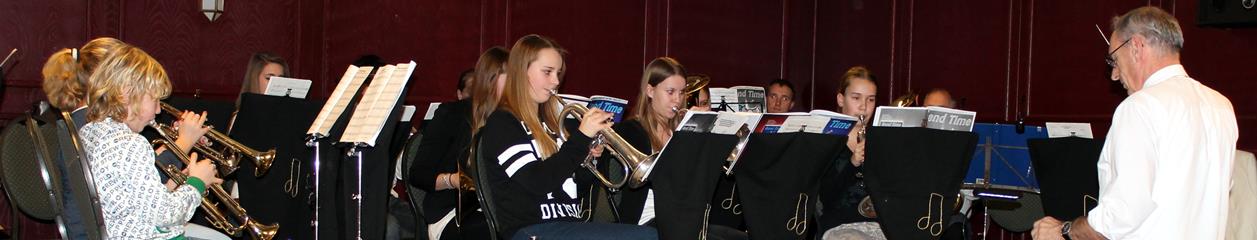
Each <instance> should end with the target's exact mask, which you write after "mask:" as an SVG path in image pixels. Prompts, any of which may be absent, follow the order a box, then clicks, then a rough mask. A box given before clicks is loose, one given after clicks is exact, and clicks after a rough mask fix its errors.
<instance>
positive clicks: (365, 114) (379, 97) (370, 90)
mask: <svg viewBox="0 0 1257 240" xmlns="http://www.w3.org/2000/svg"><path fill="white" fill-rule="evenodd" d="M415 66H416V64H415V62H414V61H411V62H410V63H406V64H397V65H395V66H394V65H390V66H385V67H384V69H383V70H382V71H381V72H379V73H376V75H377V77H376V80H374V81H372V83H371V86H368V87H367V93H366V95H363V100H362V101H363V103H366V104H363V103H359V104H358V108H357V109H355V110H354V115H353V118H351V119H350V120H349V126H348V127H347V129H346V130H345V135H344V136H343V137H341V139H340V142H346V143H362V144H366V145H367V146H375V140H376V139H377V138H378V137H379V136H380V131H381V130H383V128H384V124H385V123H387V122H388V117H389V114H392V112H393V107H394V106H396V105H397V101H399V100H401V96H402V90H404V89H405V87H406V83H408V82H410V75H411V74H412V73H414V70H415ZM381 80H383V81H381ZM368 100H370V101H369V102H368Z"/></svg>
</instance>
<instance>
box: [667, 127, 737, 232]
mask: <svg viewBox="0 0 1257 240" xmlns="http://www.w3.org/2000/svg"><path fill="white" fill-rule="evenodd" d="M737 142H738V138H737V136H733V135H722V134H714V133H695V132H684V131H678V132H675V133H673V135H672V140H670V141H669V142H668V146H667V148H665V149H664V151H663V152H661V153H660V156H659V159H658V160H657V161H655V166H654V170H652V171H651V173H650V176H649V178H648V180H649V181H650V182H651V184H652V186H653V189H654V191H655V220H654V221H655V226H656V228H658V230H659V237H660V238H662V239H693V238H696V237H698V236H699V234H700V233H701V232H702V229H703V226H704V224H706V222H705V221H704V219H703V213H704V212H705V211H707V203H709V202H711V195H712V193H713V192H715V189H716V180H717V179H718V177H719V176H720V175H721V174H723V173H724V170H722V169H721V166H722V165H723V164H724V162H725V159H727V158H728V157H729V152H731V151H733V148H734V146H735V145H737Z"/></svg>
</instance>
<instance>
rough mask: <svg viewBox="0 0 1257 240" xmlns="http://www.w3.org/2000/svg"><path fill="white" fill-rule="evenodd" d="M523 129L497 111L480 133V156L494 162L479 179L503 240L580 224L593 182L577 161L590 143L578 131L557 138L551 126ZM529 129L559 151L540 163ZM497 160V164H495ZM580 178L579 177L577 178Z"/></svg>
mask: <svg viewBox="0 0 1257 240" xmlns="http://www.w3.org/2000/svg"><path fill="white" fill-rule="evenodd" d="M543 128H546V129H527V128H526V127H525V126H524V123H523V122H522V121H520V120H519V119H517V118H516V117H515V116H514V115H512V114H511V113H509V112H506V111H502V110H499V111H496V112H494V113H493V114H492V115H490V116H489V119H488V121H486V123H485V125H484V127H483V128H482V129H481V131H480V132H481V134H480V144H481V145H480V147H481V149H479V150H478V154H488V155H485V156H483V157H485V158H487V159H490V160H489V161H490V162H492V163H493V164H485V165H483V166H481V167H486V168H488V169H486V170H487V171H486V172H488V173H487V174H485V175H484V176H480V177H481V178H483V179H481V180H482V181H483V182H487V183H488V184H487V185H488V186H478V187H488V188H489V189H492V190H493V191H494V197H495V198H494V199H488V201H491V202H493V203H494V204H497V206H498V208H497V209H498V211H499V212H497V213H495V215H496V217H497V220H498V224H500V225H501V226H502V233H503V234H504V235H503V236H505V237H508V238H509V237H510V236H513V235H514V234H515V232H516V231H518V230H519V229H520V228H523V227H526V226H529V225H533V224H538V223H545V222H558V221H568V222H574V221H583V220H584V218H585V217H586V215H588V214H587V213H586V212H585V210H584V209H585V208H586V206H588V205H589V203H587V202H585V199H586V197H585V196H584V195H585V194H583V193H584V192H587V191H582V190H580V189H589V187H590V183H591V180H592V179H591V178H590V177H588V175H589V174H579V173H582V172H588V171H585V170H583V169H582V168H580V162H581V161H583V160H584V159H585V156H586V155H588V154H589V143H590V141H591V139H590V138H589V137H588V136H585V135H584V134H581V133H580V132H572V133H571V134H570V135H569V136H568V137H567V139H566V141H565V142H564V141H562V140H563V139H562V138H560V137H558V136H557V134H556V133H554V131H550V130H549V129H550V127H547V126H543ZM532 131H546V132H549V133H551V134H550V135H551V136H555V139H556V142H559V143H560V145H559V146H560V147H559V149H558V152H557V153H554V154H551V156H550V157H549V158H546V159H540V155H539V153H538V152H537V150H536V149H537V147H538V146H537V145H536V143H535V141H534V139H533V137H532V135H531V132H532ZM494 160H496V161H494ZM577 176H580V177H577Z"/></svg>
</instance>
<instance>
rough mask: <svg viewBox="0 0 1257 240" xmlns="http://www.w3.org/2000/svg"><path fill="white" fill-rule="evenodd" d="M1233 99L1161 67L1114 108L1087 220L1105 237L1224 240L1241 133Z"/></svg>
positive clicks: (1173, 69) (1176, 70)
mask: <svg viewBox="0 0 1257 240" xmlns="http://www.w3.org/2000/svg"><path fill="white" fill-rule="evenodd" d="M1235 121H1236V120H1235V111H1234V108H1233V107H1232V106H1231V102H1230V101H1229V100H1227V98H1226V97H1224V96H1222V94H1219V93H1218V92H1217V91H1214V90H1213V89H1210V88H1209V87H1206V86H1204V85H1202V84H1200V82H1197V81H1196V80H1194V79H1192V78H1191V77H1188V76H1187V72H1186V71H1185V70H1184V69H1183V66H1182V65H1171V66H1167V67H1165V68H1162V69H1160V70H1158V71H1157V72H1156V73H1153V74H1152V76H1150V77H1149V78H1148V80H1147V81H1146V82H1144V85H1143V89H1142V90H1139V91H1137V92H1135V93H1134V94H1131V95H1130V96H1129V97H1127V98H1126V100H1123V101H1122V103H1121V104H1120V105H1118V106H1117V110H1116V111H1115V112H1114V113H1113V125H1112V126H1111V127H1110V128H1109V132H1108V139H1107V140H1106V141H1105V143H1104V150H1102V152H1101V153H1100V161H1099V162H1098V163H1097V164H1096V168H1097V170H1098V172H1099V180H1100V199H1099V200H1100V203H1099V205H1097V206H1096V207H1095V209H1092V210H1091V212H1090V214H1088V216H1087V222H1088V223H1089V224H1090V225H1091V226H1092V227H1093V228H1094V229H1095V230H1096V231H1098V232H1100V233H1101V234H1103V235H1104V236H1105V237H1108V238H1109V239H1222V237H1223V233H1224V232H1225V230H1226V221H1227V206H1228V205H1227V204H1228V191H1229V189H1230V183H1231V168H1232V165H1233V162H1234V157H1235V141H1236V139H1237V138H1238V135H1239V133H1238V130H1237V128H1236V123H1235Z"/></svg>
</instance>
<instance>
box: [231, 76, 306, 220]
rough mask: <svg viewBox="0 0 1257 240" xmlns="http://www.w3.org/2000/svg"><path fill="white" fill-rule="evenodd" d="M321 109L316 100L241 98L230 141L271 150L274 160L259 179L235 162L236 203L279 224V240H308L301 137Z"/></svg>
mask: <svg viewBox="0 0 1257 240" xmlns="http://www.w3.org/2000/svg"><path fill="white" fill-rule="evenodd" d="M322 106H323V102H320V101H310V100H305V99H296V98H288V97H276V96H268V95H261V94H252V93H246V94H244V95H243V96H241V99H240V112H239V113H238V114H237V115H236V124H235V126H234V129H232V131H231V133H230V136H231V138H232V139H235V140H236V141H239V142H240V143H241V144H244V145H245V146H249V147H251V148H253V149H256V150H258V151H266V150H268V149H271V148H274V149H275V161H274V162H272V164H271V167H270V170H268V171H267V172H266V174H265V175H262V176H261V177H257V176H254V171H253V169H255V168H256V167H257V166H256V165H255V164H254V163H253V161H248V160H244V161H240V169H239V170H236V173H235V178H236V181H237V182H238V183H239V191H240V204H241V206H243V207H244V208H245V209H247V210H248V211H249V215H250V216H252V217H254V218H257V219H258V221H260V222H262V223H267V224H269V223H279V225H280V228H279V232H278V233H277V234H276V237H278V238H280V239H286V238H293V239H311V238H313V235H312V232H311V229H310V228H309V227H308V226H309V224H310V218H311V212H310V207H309V204H308V203H309V202H308V200H307V197H309V195H310V191H311V188H310V186H309V185H310V184H311V183H310V182H309V181H307V180H308V179H307V178H306V176H308V175H309V174H310V172H311V170H310V169H313V165H312V163H310V162H308V160H309V159H310V151H308V150H307V148H306V147H305V142H304V141H303V138H304V137H305V130H306V126H309V125H310V123H311V122H313V121H314V117H315V115H316V114H318V111H319V108H320V107H322ZM212 115H213V114H212V113H211V116H212ZM225 117H226V116H223V118H225ZM224 126H225V125H224ZM224 130H226V129H219V131H224ZM294 168H296V169H294ZM294 191H295V193H294Z"/></svg>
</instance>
